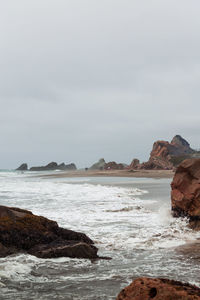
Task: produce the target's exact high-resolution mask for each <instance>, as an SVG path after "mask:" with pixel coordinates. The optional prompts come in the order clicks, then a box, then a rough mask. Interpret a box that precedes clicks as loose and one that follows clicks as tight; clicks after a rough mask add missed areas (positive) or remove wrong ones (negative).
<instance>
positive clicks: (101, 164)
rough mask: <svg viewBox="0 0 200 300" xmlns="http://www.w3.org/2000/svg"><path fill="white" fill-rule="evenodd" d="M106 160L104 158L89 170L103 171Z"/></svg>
mask: <svg viewBox="0 0 200 300" xmlns="http://www.w3.org/2000/svg"><path fill="white" fill-rule="evenodd" d="M105 163H106V162H105V160H104V158H101V159H99V161H98V162H97V163H95V164H93V165H92V166H91V167H90V168H89V170H103V169H104V166H105Z"/></svg>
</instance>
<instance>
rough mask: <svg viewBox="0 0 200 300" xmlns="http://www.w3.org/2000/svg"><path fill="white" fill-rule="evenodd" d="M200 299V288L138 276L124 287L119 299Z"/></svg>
mask: <svg viewBox="0 0 200 300" xmlns="http://www.w3.org/2000/svg"><path fill="white" fill-rule="evenodd" d="M150 299H154V300H172V299H174V300H175V299H176V300H200V288H198V287H196V286H194V285H190V284H187V283H182V282H179V281H174V280H169V279H162V278H146V277H143V278H137V279H136V280H134V281H133V282H132V283H131V284H130V285H129V286H127V287H126V288H125V289H123V290H122V291H121V292H120V293H119V295H118V297H117V300H150Z"/></svg>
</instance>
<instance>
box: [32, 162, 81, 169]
mask: <svg viewBox="0 0 200 300" xmlns="http://www.w3.org/2000/svg"><path fill="white" fill-rule="evenodd" d="M54 170H65V171H71V170H76V165H75V164H73V163H71V164H68V165H65V164H64V163H62V164H60V165H58V164H57V163H56V162H51V163H49V164H48V165H46V166H40V167H32V168H30V171H54Z"/></svg>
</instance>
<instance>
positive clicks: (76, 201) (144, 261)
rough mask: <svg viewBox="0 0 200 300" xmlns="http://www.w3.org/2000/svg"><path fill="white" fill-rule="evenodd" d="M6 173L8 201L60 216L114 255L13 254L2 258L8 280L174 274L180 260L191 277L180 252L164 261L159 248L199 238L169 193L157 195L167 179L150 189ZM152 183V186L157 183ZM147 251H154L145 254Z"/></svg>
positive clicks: (0, 268) (4, 200) (2, 189)
mask: <svg viewBox="0 0 200 300" xmlns="http://www.w3.org/2000/svg"><path fill="white" fill-rule="evenodd" d="M0 177H1V180H0V201H1V204H2V205H8V206H17V207H22V208H25V209H29V210H31V211H33V213H35V214H39V215H43V216H46V217H48V218H50V219H53V220H55V221H57V222H58V224H59V225H60V226H63V227H65V228H69V229H72V230H76V231H81V232H85V233H86V234H88V235H89V236H90V237H91V238H92V239H93V240H94V241H95V243H96V245H97V247H98V248H99V254H100V255H102V256H103V255H105V256H110V257H112V258H113V260H112V261H100V262H96V263H94V264H91V263H90V262H88V261H87V260H71V259H69V258H58V259H47V260H42V259H38V258H35V257H32V256H29V255H18V256H11V257H9V258H6V259H0V280H1V281H0V282H2V284H4V280H5V279H7V280H11V281H16V282H19V281H22V282H24V281H25V282H26V281H30V282H39V283H45V282H48V283H49V282H51V281H52V282H56V284H57V283H60V282H66V281H69V280H72V281H70V282H71V284H72V285H73V282H74V281H75V282H79V281H80V284H81V282H84V280H86V281H88V280H89V281H90V282H93V281H95V280H99V281H101V280H102V281H103V280H106V278H107V280H111V281H112V280H114V279H115V276H116V275H117V274H119V273H120V274H123V276H124V278H127V277H128V276H129V277H130V278H131V276H132V275H133V273H134V274H137V275H143V274H145V275H155V276H156V275H160V273H159V272H160V270H161V268H162V272H163V273H161V275H162V276H163V275H168V276H169V277H170V276H171V274H172V275H173V268H174V266H175V265H176V268H179V270H181V274H183V276H184V278H187V276H188V275H187V272H188V271H187V270H188V265H183V262H182V261H181V262H180V261H179V257H178V256H177V257H176V258H175V259H174V258H171V257H169V258H168V261H167V262H166V264H164V263H163V261H162V260H163V256H162V255H161V254H160V252H159V251H161V252H162V251H165V249H169V250H170V248H173V247H176V246H178V245H181V244H184V243H186V242H188V241H192V240H195V239H196V238H199V237H200V234H199V233H198V232H193V231H192V230H190V229H189V228H188V227H187V219H176V218H172V216H171V212H170V201H169V198H166V199H162V194H161V196H160V198H159V197H158V196H157V197H154V194H153V193H154V191H156V195H157V193H159V192H157V190H156V189H157V188H159V182H162V181H156V183H155V184H156V188H155V190H153V192H151V193H150V192H149V190H148V185H146V186H144V187H143V186H142V184H140V185H139V182H138V185H137V182H134V184H133V185H132V186H130V184H131V181H130V179H129V186H128V187H124V186H121V187H120V186H116V185H115V186H112V184H111V183H112V182H111V183H110V185H100V184H97V179H95V181H94V180H93V179H91V178H80V179H74V178H72V179H71V178H70V179H69V178H68V179H66V180H65V179H62V180H61V179H52V178H46V179H40V178H36V177H32V176H30V175H28V176H27V175H26V176H25V175H24V174H21V173H20V174H17V173H14V174H13V175H12V174H9V175H7V174H5V176H4V174H3V173H1V175H0ZM107 181H108V179H107ZM145 182H147V183H148V181H145ZM116 183H117V179H115V184H116ZM150 183H151V188H152V185H153V184H154V182H150ZM167 184H168V183H167ZM167 184H166V186H167ZM151 250H152V252H148V251H151ZM143 251H144V252H145V253H147V252H148V255H147V256H146V254H145V255H143V254H142V253H143ZM166 251H168V250H166ZM169 262H170V263H169ZM184 264H186V262H185V261H184ZM190 264H191V263H190ZM127 266H128V267H127ZM186 267H187V268H186ZM185 268H186V269H185ZM193 270H196V269H195V267H193ZM197 271H198V270H197ZM195 272H196V271H195ZM46 273H47V274H48V275H46ZM35 274H36V275H35ZM195 274H196V273H195ZM96 276H97V279H96ZM190 276H193V275H192V274H190ZM194 277H195V276H194ZM191 278H192V277H191ZM124 280H125V279H124ZM84 299H87V298H84Z"/></svg>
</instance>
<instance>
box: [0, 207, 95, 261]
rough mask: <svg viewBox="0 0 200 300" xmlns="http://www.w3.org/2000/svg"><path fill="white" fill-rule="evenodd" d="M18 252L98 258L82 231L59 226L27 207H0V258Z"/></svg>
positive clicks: (90, 241)
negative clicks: (33, 212)
mask: <svg viewBox="0 0 200 300" xmlns="http://www.w3.org/2000/svg"><path fill="white" fill-rule="evenodd" d="M18 252H25V253H29V254H32V255H35V256H38V257H42V258H49V257H60V256H67V257H74V258H90V259H93V258H98V256H97V248H96V247H95V246H94V245H93V241H92V240H91V239H90V238H89V237H87V236H86V235H85V234H84V233H80V232H75V231H72V230H68V229H64V228H60V227H59V226H58V224H57V223H56V222H55V221H52V220H49V219H47V218H44V217H42V216H36V215H34V214H32V213H31V212H30V211H28V210H23V209H19V208H13V207H6V206H0V257H4V256H7V255H9V254H12V253H18Z"/></svg>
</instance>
